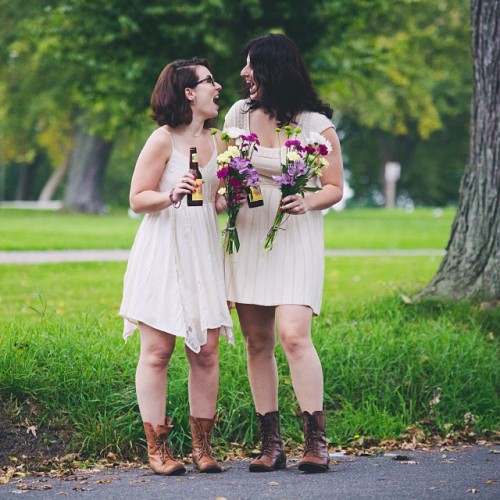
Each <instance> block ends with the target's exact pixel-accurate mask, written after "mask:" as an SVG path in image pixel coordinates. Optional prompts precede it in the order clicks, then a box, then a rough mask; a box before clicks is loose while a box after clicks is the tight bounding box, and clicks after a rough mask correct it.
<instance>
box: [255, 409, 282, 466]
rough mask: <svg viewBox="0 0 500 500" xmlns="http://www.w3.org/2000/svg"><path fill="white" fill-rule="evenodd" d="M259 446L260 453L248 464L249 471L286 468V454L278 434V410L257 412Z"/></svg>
mask: <svg viewBox="0 0 500 500" xmlns="http://www.w3.org/2000/svg"><path fill="white" fill-rule="evenodd" d="M257 419H258V420H259V431H260V440H261V448H260V455H259V456H258V457H257V458H256V459H255V460H254V461H253V462H252V463H251V464H250V467H249V469H250V472H271V471H273V470H278V469H285V468H286V455H285V451H284V450H283V443H282V442H281V436H280V420H279V412H278V411H271V412H269V413H266V414H265V415H261V414H260V413H257Z"/></svg>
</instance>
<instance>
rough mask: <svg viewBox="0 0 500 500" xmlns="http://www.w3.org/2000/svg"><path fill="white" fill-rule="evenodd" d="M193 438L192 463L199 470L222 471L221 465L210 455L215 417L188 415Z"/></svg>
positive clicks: (207, 471) (208, 471)
mask: <svg viewBox="0 0 500 500" xmlns="http://www.w3.org/2000/svg"><path fill="white" fill-rule="evenodd" d="M189 423H190V424H191V437H192V440H193V463H194V465H195V466H196V468H197V469H198V471H199V472H206V473H213V472H222V467H221V466H220V465H219V464H218V463H217V462H216V461H215V459H214V457H213V456H212V445H211V443H210V441H211V438H212V429H213V426H214V423H215V418H196V417H192V416H189Z"/></svg>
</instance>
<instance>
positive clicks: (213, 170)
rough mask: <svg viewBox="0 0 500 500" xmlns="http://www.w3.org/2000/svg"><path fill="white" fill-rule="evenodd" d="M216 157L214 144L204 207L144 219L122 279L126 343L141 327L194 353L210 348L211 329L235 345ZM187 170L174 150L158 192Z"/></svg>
mask: <svg viewBox="0 0 500 500" xmlns="http://www.w3.org/2000/svg"><path fill="white" fill-rule="evenodd" d="M162 130H164V131H165V133H166V134H168V132H167V131H166V130H165V129H164V128H162ZM172 144H173V141H172ZM216 157H217V150H216V146H215V140H214V153H213V155H212V157H211V159H210V161H209V163H208V165H205V166H200V170H201V174H202V177H203V181H204V183H203V197H204V199H203V206H201V207H188V206H187V203H186V201H185V200H183V201H182V203H181V205H180V207H179V208H177V209H176V208H174V207H172V206H170V207H168V208H166V209H164V210H161V211H159V212H155V213H149V214H146V215H145V217H144V219H143V221H142V223H141V225H140V227H139V229H138V231H137V235H136V237H135V241H134V244H133V246H132V250H131V252H130V257H129V260H128V265H127V270H126V272H125V277H124V287H123V299H122V303H121V307H120V312H119V314H120V316H122V317H123V318H124V331H123V337H124V338H125V339H126V338H127V337H128V336H130V335H132V333H133V332H134V330H135V329H136V328H137V325H138V323H139V322H140V323H144V324H146V325H149V326H151V327H153V328H156V329H158V330H161V331H164V332H168V333H170V334H173V335H176V336H178V337H183V338H184V339H185V344H186V345H187V346H188V347H189V348H190V349H191V350H193V351H194V352H199V351H200V347H201V346H202V345H204V344H205V343H206V342H207V330H208V329H215V328H220V334H221V335H223V336H225V337H227V339H228V341H229V342H230V343H234V339H233V332H232V320H231V315H230V312H229V309H228V305H227V299H226V292H225V289H224V270H223V250H222V247H221V238H220V230H219V226H218V222H217V213H216V211H215V195H216V192H217V190H218V187H219V179H218V178H217V163H216ZM188 164H189V159H188V158H187V157H186V156H184V155H182V154H181V153H180V152H179V151H178V150H177V149H175V144H173V152H172V156H171V158H170V160H169V161H168V163H167V164H166V165H165V170H164V172H163V175H162V177H161V179H160V181H159V184H158V190H159V191H162V192H165V191H169V190H170V189H172V188H173V187H174V185H175V183H176V182H177V181H178V180H179V178H181V177H182V175H183V174H184V173H185V172H186V171H187V170H188Z"/></svg>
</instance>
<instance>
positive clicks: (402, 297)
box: [401, 295, 413, 304]
mask: <svg viewBox="0 0 500 500" xmlns="http://www.w3.org/2000/svg"><path fill="white" fill-rule="evenodd" d="M401 300H402V301H403V302H404V303H405V304H412V303H413V301H412V300H411V298H410V297H408V295H401Z"/></svg>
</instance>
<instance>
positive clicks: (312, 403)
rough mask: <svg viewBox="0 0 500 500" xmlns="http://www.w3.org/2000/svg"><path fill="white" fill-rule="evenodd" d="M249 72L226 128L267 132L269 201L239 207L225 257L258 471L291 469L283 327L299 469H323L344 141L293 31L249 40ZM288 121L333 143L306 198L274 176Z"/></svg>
mask: <svg viewBox="0 0 500 500" xmlns="http://www.w3.org/2000/svg"><path fill="white" fill-rule="evenodd" d="M245 52H246V54H245V55H246V64H245V67H244V68H243V69H242V71H241V76H242V77H243V78H244V80H245V83H246V89H245V90H246V98H245V99H242V100H240V101H237V102H236V103H235V104H234V105H233V106H232V107H231V109H230V110H229V112H228V114H227V115H226V120H225V127H238V128H240V129H243V130H245V131H246V132H247V133H250V132H253V133H255V134H257V135H258V137H259V139H260V146H259V147H258V150H257V151H255V152H254V154H253V157H252V164H253V165H254V167H255V168H256V169H257V170H258V172H259V175H260V184H261V187H262V192H263V195H264V206H263V207H258V208H251V209H250V208H249V207H248V206H243V207H242V208H241V210H240V213H239V215H238V222H237V224H238V233H239V237H240V243H241V246H240V250H239V252H238V253H236V254H231V255H226V261H225V271H226V274H225V279H226V290H227V293H228V299H229V300H230V301H232V302H234V303H235V304H236V309H237V311H238V316H239V319H240V324H241V328H242V331H243V335H244V337H245V341H246V346H247V363H248V375H249V379H250V386H251V390H252V396H253V399H254V403H255V408H256V411H257V418H258V422H259V429H260V438H261V453H260V455H259V456H258V457H257V459H256V460H254V461H252V463H251V464H250V471H252V472H266V471H273V470H276V469H283V468H285V467H286V455H285V452H284V450H283V445H282V440H281V436H280V427H279V412H278V372H277V366H276V359H275V356H274V349H275V343H276V331H277V335H278V338H279V341H280V343H281V346H282V348H283V350H284V352H285V355H286V358H287V361H288V365H289V368H290V373H291V377H292V383H293V388H294V391H295V394H296V396H297V399H298V403H299V405H300V409H301V412H302V422H303V428H304V437H305V446H304V456H303V458H302V460H301V461H300V462H299V465H298V467H299V469H300V470H302V471H306V472H324V471H326V470H327V469H328V464H329V454H328V449H327V443H326V434H325V413H324V410H323V372H322V367H321V362H320V359H319V357H318V354H317V352H316V349H315V347H314V345H313V343H312V339H311V322H312V317H313V315H317V314H319V312H320V308H321V301H322V290H323V277H324V243H323V220H322V212H321V211H322V210H323V209H326V208H329V207H331V206H332V205H334V204H335V203H337V202H339V201H340V200H341V198H342V190H343V166H342V157H341V150H340V143H339V140H338V137H337V134H336V132H335V127H334V125H333V124H332V122H331V121H330V118H331V117H332V110H331V109H330V107H329V106H328V105H327V104H325V103H323V102H322V101H321V100H320V98H319V97H318V95H317V93H316V91H315V90H314V87H313V85H312V83H311V80H310V77H309V75H308V72H307V69H306V67H305V64H304V61H303V58H302V56H301V54H300V51H299V49H298V48H297V46H296V45H295V43H294V42H293V41H292V40H291V39H290V38H288V37H287V36H285V35H280V34H269V35H265V36H262V37H259V38H256V39H254V40H251V41H250V42H249V43H248V45H247V46H246V51H245ZM285 125H290V126H292V128H299V129H300V130H301V132H300V134H299V135H298V139H300V140H304V139H305V138H307V137H310V135H309V134H311V133H313V132H315V133H317V134H321V135H322V136H323V138H324V139H325V140H327V141H329V143H330V144H331V146H332V148H331V153H329V155H328V156H326V159H327V161H328V162H329V166H328V167H327V168H325V169H323V175H322V177H321V178H319V179H318V178H315V185H316V186H317V187H318V188H320V189H319V190H318V191H316V192H313V193H310V194H308V195H306V196H305V197H302V196H300V195H290V196H287V197H285V198H283V200H281V190H280V188H279V186H278V185H277V184H276V183H275V182H274V181H273V179H272V176H273V175H281V164H280V158H281V157H283V155H284V153H285V148H284V147H283V144H284V143H285V141H286V140H287V137H286V135H285V134H284V131H283V130H281V131H279V132H277V130H276V129H277V128H281V127H283V126H285ZM278 208H279V209H280V210H283V211H285V212H286V213H287V214H290V217H289V218H288V220H287V221H286V223H285V224H284V226H283V230H282V231H280V233H279V236H278V238H277V239H276V242H275V243H274V247H273V249H272V250H270V251H269V252H268V253H264V250H263V241H264V239H265V237H266V234H267V231H268V230H269V228H270V227H271V226H272V224H273V220H274V216H275V214H276V212H277V210H278Z"/></svg>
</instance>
